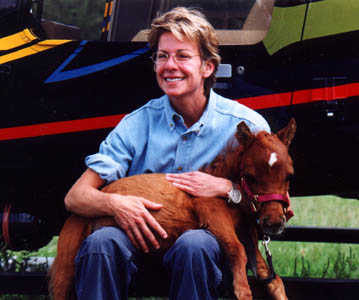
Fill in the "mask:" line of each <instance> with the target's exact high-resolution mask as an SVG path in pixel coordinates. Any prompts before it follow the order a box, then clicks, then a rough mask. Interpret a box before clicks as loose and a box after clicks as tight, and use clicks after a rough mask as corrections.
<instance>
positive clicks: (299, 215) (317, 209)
mask: <svg viewBox="0 0 359 300" xmlns="http://www.w3.org/2000/svg"><path fill="white" fill-rule="evenodd" d="M291 200H292V207H293V210H294V212H295V216H294V217H293V218H292V219H291V220H290V222H289V224H288V225H289V226H322V227H351V228H359V201H358V200H354V199H342V198H339V197H335V196H318V197H296V198H292V199H291ZM56 243H57V237H55V238H54V239H53V240H52V241H51V242H50V243H49V244H48V245H47V246H46V247H44V248H41V249H39V251H38V252H36V253H35V254H31V255H38V256H49V257H51V256H55V255H56ZM261 248H262V247H261ZM261 250H262V251H263V249H261ZM270 250H271V252H272V254H273V264H274V268H275V271H276V273H277V274H279V275H281V276H289V277H291V276H295V277H315V278H352V279H359V245H350V244H332V243H304V242H277V241H273V242H271V243H270ZM27 255H28V254H27ZM15 299H24V300H25V299H26V300H32V299H33V300H35V299H36V300H47V299H48V298H46V297H42V298H41V297H37V298H33V296H28V297H27V296H26V297H24V296H17V295H5V296H0V300H15ZM161 299H167V298H154V297H151V298H142V300H161ZM131 300H134V298H132V299H131ZM136 300H141V299H139V298H136Z"/></svg>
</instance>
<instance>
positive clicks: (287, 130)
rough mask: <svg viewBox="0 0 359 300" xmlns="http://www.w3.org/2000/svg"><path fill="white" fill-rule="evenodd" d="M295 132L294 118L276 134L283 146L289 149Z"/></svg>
mask: <svg viewBox="0 0 359 300" xmlns="http://www.w3.org/2000/svg"><path fill="white" fill-rule="evenodd" d="M296 130H297V123H296V122H295V120H294V118H292V119H290V121H289V123H288V125H287V126H286V127H284V128H283V129H281V130H279V131H278V132H277V136H278V137H279V139H280V140H281V141H282V142H283V144H284V145H286V146H287V147H289V145H290V143H291V142H292V140H293V138H294V135H295V131H296Z"/></svg>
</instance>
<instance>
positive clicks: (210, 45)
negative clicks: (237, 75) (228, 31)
mask: <svg viewBox="0 0 359 300" xmlns="http://www.w3.org/2000/svg"><path fill="white" fill-rule="evenodd" d="M164 32H171V33H172V34H173V35H174V36H175V37H176V38H177V39H179V40H182V39H183V37H186V38H187V39H189V40H190V41H194V42H197V43H198V46H199V51H200V55H201V57H202V59H204V60H210V61H211V62H212V63H213V64H214V67H215V68H214V72H213V73H212V75H211V76H210V77H208V78H206V80H205V82H204V91H205V95H206V96H208V95H209V92H210V89H211V88H212V87H213V86H214V84H215V82H216V71H217V69H218V65H219V64H220V62H221V57H220V56H219V53H218V52H219V50H218V44H219V43H218V39H217V36H216V33H215V31H214V28H213V27H212V25H211V24H210V23H209V22H208V21H207V19H206V17H205V16H204V15H203V14H202V13H201V12H200V11H198V10H195V9H191V8H185V7H176V8H173V9H172V10H170V11H168V12H166V13H165V14H163V15H162V16H159V17H157V18H156V19H154V20H153V22H152V24H151V30H150V32H149V34H148V42H149V44H150V46H151V48H153V49H157V48H158V43H159V40H160V37H161V35H162V33H164Z"/></svg>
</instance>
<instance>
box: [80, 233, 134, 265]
mask: <svg viewBox="0 0 359 300" xmlns="http://www.w3.org/2000/svg"><path fill="white" fill-rule="evenodd" d="M134 251H135V248H134V247H133V245H132V243H131V242H130V240H129V239H128V237H127V235H126V234H125V233H124V232H123V231H122V230H120V229H119V228H116V227H103V228H101V229H99V230H96V231H95V232H93V233H92V234H90V235H89V236H88V237H87V238H86V239H85V240H84V242H83V243H82V246H81V248H80V250H79V253H78V254H77V258H76V259H80V257H82V256H84V255H87V254H94V253H97V254H104V255H107V256H110V257H116V256H117V255H120V257H122V258H124V259H127V260H128V259H130V258H131V257H132V255H133V252H134Z"/></svg>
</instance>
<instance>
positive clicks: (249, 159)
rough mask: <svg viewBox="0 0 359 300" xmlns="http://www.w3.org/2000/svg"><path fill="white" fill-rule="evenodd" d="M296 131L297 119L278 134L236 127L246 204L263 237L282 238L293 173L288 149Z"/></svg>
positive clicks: (242, 125) (241, 125)
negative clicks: (274, 236) (240, 146)
mask: <svg viewBox="0 0 359 300" xmlns="http://www.w3.org/2000/svg"><path fill="white" fill-rule="evenodd" d="M295 131H296V123H295V121H294V119H292V120H291V121H290V122H289V124H288V125H287V126H286V127H285V128H283V129H282V130H280V131H279V132H277V134H270V133H268V132H264V131H261V132H259V133H257V134H256V135H254V134H252V133H251V132H250V130H249V128H248V127H247V125H246V124H245V123H244V122H241V123H240V124H238V126H237V133H236V137H237V139H238V141H239V143H240V145H242V146H243V152H242V158H241V160H240V161H241V162H240V166H239V168H240V170H239V174H240V185H241V190H242V191H243V192H244V195H246V196H245V197H244V198H245V199H246V201H247V203H244V204H245V205H247V206H248V207H250V209H251V210H252V212H253V213H254V214H255V215H256V217H257V219H258V222H259V225H260V226H261V228H262V230H263V233H264V234H268V235H277V234H280V233H281V232H282V231H283V229H284V226H285V223H286V214H287V209H288V206H289V198H288V189H289V180H290V178H291V177H292V176H293V173H294V169H293V162H292V159H291V158H290V156H289V154H288V146H289V144H290V143H291V141H292V139H293V137H294V134H295ZM243 202H244V201H243Z"/></svg>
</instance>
